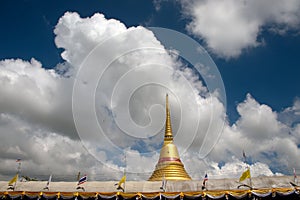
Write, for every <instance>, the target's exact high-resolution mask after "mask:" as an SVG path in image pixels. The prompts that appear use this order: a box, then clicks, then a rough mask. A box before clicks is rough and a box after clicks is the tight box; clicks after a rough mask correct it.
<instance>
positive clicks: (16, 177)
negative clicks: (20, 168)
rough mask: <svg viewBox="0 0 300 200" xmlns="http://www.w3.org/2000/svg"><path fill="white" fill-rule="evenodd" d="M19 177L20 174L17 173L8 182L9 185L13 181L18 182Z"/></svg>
mask: <svg viewBox="0 0 300 200" xmlns="http://www.w3.org/2000/svg"><path fill="white" fill-rule="evenodd" d="M18 178H19V175H18V174H16V175H15V176H14V177H13V178H12V179H11V180H10V181H9V182H8V185H12V184H13V183H15V182H17V180H18Z"/></svg>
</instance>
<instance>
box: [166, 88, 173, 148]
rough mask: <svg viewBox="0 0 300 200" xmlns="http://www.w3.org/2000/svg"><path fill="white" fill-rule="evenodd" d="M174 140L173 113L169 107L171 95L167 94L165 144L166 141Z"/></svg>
mask: <svg viewBox="0 0 300 200" xmlns="http://www.w3.org/2000/svg"><path fill="white" fill-rule="evenodd" d="M172 142H173V133H172V125H171V115H170V109H169V97H168V94H167V95H166V124H165V138H164V145H165V144H166V143H172Z"/></svg>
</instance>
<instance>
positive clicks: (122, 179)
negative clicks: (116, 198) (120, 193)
mask: <svg viewBox="0 0 300 200" xmlns="http://www.w3.org/2000/svg"><path fill="white" fill-rule="evenodd" d="M125 181H126V175H124V176H123V177H122V178H121V180H120V181H119V183H118V185H119V186H120V185H121V184H122V183H125Z"/></svg>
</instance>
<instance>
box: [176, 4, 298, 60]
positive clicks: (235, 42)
mask: <svg viewBox="0 0 300 200" xmlns="http://www.w3.org/2000/svg"><path fill="white" fill-rule="evenodd" d="M181 4H182V6H183V12H184V14H185V15H186V16H187V17H188V18H189V19H190V23H189V24H188V25H187V30H188V31H189V32H190V33H191V34H193V35H195V36H197V37H199V38H200V39H202V40H203V41H204V42H205V43H206V45H207V48H208V49H210V51H211V52H213V53H215V54H216V55H218V56H219V57H222V58H226V59H229V58H235V57H238V56H239V55H241V54H242V52H243V51H245V50H247V49H249V48H254V47H257V46H258V45H261V44H263V43H264V42H263V38H261V35H260V33H261V32H262V30H270V31H272V32H274V33H278V34H284V33H285V32H286V31H287V30H296V31H299V23H300V16H299V15H300V14H299V9H300V2H299V1H297V0H288V1H279V0H278V1H277V0H275V1H273V0H267V1H260V0H242V1H234V0H228V1H218V0H204V1H185V0H183V1H181Z"/></svg>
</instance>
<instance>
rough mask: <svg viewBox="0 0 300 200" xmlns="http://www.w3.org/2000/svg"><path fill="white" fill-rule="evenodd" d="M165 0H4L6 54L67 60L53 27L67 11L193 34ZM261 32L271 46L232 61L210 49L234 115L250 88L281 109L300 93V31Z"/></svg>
mask: <svg viewBox="0 0 300 200" xmlns="http://www.w3.org/2000/svg"><path fill="white" fill-rule="evenodd" d="M160 4H161V6H160V10H159V11H157V10H155V6H154V3H153V2H151V1H129V2H128V1H121V2H119V1H110V2H109V3H108V2H106V1H88V2H83V1H77V0H76V1H72V2H70V1H62V2H61V1H51V2H50V1H46V2H40V1H16V2H14V1H3V2H2V6H1V21H0V23H1V27H3V30H4V31H1V33H0V38H1V41H0V42H1V46H2V48H1V52H0V56H1V57H0V58H1V59H6V58H22V59H25V60H29V59H31V58H32V57H34V58H36V59H38V60H39V61H41V62H42V63H43V66H44V67H45V68H53V67H55V65H56V64H57V63H59V62H61V61H62V59H61V57H60V53H61V50H60V49H58V48H57V47H56V46H55V43H54V33H53V29H54V27H55V25H56V23H57V21H58V19H59V18H60V17H61V16H62V15H63V14H64V13H65V12H66V11H75V12H78V13H79V14H80V15H81V16H82V17H88V16H91V15H93V14H94V13H96V12H100V13H103V14H104V15H105V16H106V17H107V18H115V19H118V20H121V21H122V22H123V23H124V24H125V25H126V26H137V25H143V26H157V27H164V28H170V29H173V30H176V31H179V32H182V33H185V34H189V33H188V32H187V31H186V29H185V26H186V24H187V22H188V19H187V17H186V16H184V15H183V14H182V13H181V6H180V4H179V3H174V2H168V1H162V2H161V3H160ZM189 36H190V37H193V38H194V39H196V40H197V41H198V42H199V43H200V44H203V41H201V40H199V39H198V38H195V36H193V35H191V34H189ZM259 37H260V38H263V39H264V41H265V45H262V46H259V47H256V48H250V49H247V50H245V52H244V53H243V54H242V55H240V56H239V57H238V58H233V59H230V60H226V59H223V58H219V57H218V56H216V55H214V54H212V53H210V55H211V57H212V58H213V60H214V62H215V63H216V64H217V66H218V68H219V71H220V72H221V75H222V78H223V81H224V84H225V88H226V94H227V101H228V115H229V117H230V119H236V118H237V112H236V111H235V106H236V104H237V103H238V102H240V101H242V100H243V99H244V98H245V95H246V94H247V93H251V94H252V95H253V96H254V97H255V98H256V99H257V100H259V101H260V102H261V103H266V104H268V105H270V106H271V107H272V108H273V109H275V110H277V111H281V110H282V109H284V108H285V107H288V106H290V105H292V103H293V101H294V99H295V98H297V97H299V96H300V90H299V88H298V86H299V85H300V79H299V78H298V76H299V74H300V68H299V61H298V58H299V56H300V53H299V52H300V51H299V50H300V49H299V48H300V37H299V33H297V32H296V31H291V33H288V34H286V35H283V36H282V35H276V34H274V33H270V32H268V31H261V33H260V35H259ZM203 45H204V44H203Z"/></svg>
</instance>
